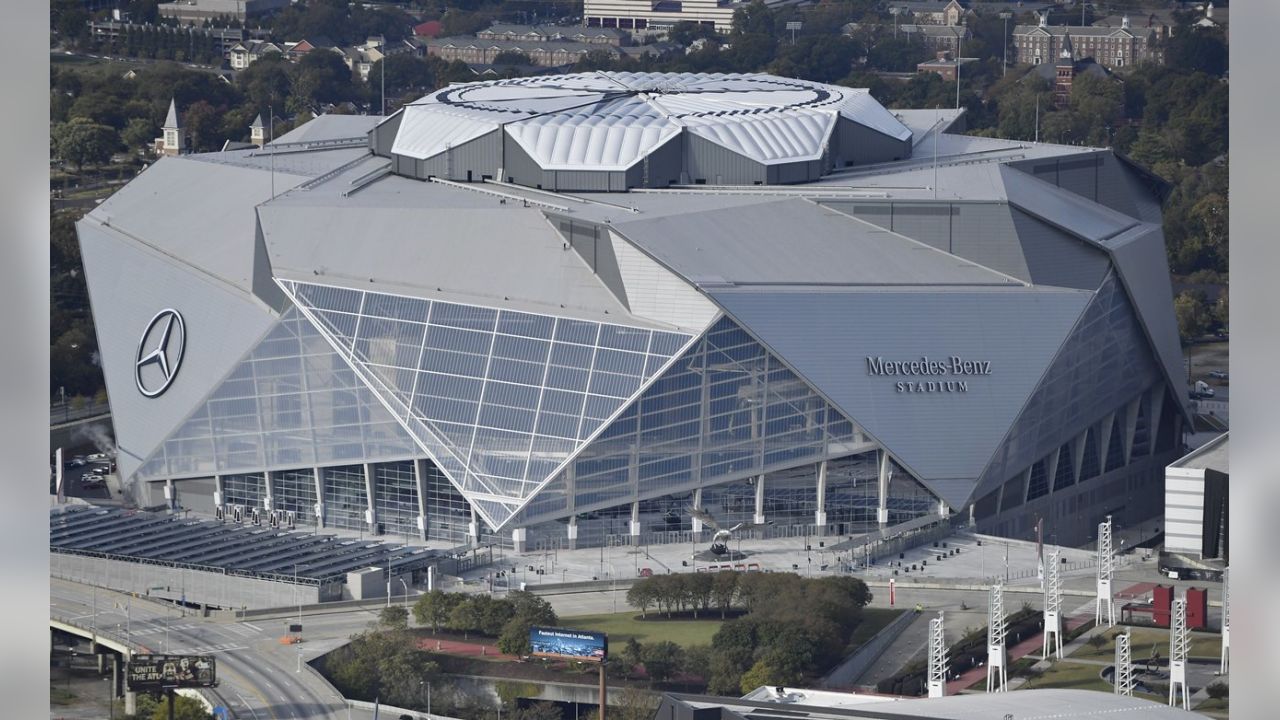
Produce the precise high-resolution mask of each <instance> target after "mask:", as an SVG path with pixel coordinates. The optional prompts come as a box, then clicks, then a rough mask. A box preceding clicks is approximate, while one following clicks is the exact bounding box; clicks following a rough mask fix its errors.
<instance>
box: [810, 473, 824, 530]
mask: <svg viewBox="0 0 1280 720" xmlns="http://www.w3.org/2000/svg"><path fill="white" fill-rule="evenodd" d="M813 524H814V525H817V526H818V537H822V536H823V535H826V534H827V461H826V460H823V461H822V462H820V463H818V506H817V508H815V509H814V511H813Z"/></svg>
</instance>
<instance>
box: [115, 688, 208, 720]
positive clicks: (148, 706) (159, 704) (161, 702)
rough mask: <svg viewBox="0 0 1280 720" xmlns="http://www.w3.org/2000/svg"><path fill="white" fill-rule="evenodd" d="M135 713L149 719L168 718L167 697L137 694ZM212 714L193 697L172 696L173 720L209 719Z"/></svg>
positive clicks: (136, 715) (161, 719)
mask: <svg viewBox="0 0 1280 720" xmlns="http://www.w3.org/2000/svg"><path fill="white" fill-rule="evenodd" d="M137 710H138V711H137V713H135V714H134V716H133V717H135V718H150V719H151V720H168V717H169V700H168V699H167V698H156V697H152V696H150V695H142V694H139V695H138V706H137ZM212 717H213V715H212V714H211V713H209V712H206V711H205V709H204V705H203V704H202V703H201V702H200V701H199V700H196V699H195V698H191V697H187V696H186V695H175V696H174V698H173V718H174V720H209V719H210V718H212Z"/></svg>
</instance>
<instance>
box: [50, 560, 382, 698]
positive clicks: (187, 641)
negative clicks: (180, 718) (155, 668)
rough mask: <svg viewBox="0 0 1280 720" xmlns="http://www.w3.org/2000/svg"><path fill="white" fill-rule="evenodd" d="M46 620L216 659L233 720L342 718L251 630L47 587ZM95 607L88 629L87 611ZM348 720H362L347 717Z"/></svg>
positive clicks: (293, 657)
mask: <svg viewBox="0 0 1280 720" xmlns="http://www.w3.org/2000/svg"><path fill="white" fill-rule="evenodd" d="M49 593H50V613H51V614H52V615H53V616H54V617H58V618H61V619H65V620H67V621H69V622H71V623H73V624H76V625H80V626H82V627H92V626H93V625H94V624H95V622H96V626H97V627H98V629H99V630H101V631H104V632H108V633H111V634H113V635H117V636H120V637H128V638H129V639H130V640H132V642H134V643H137V644H139V645H141V646H143V647H144V648H146V649H147V650H150V651H153V652H165V653H178V654H211V655H213V656H214V657H216V658H217V663H218V678H219V681H220V685H219V687H218V688H217V690H216V695H217V696H218V697H219V698H220V699H221V701H222V702H223V703H224V704H225V706H226V707H227V708H228V709H229V710H230V711H231V713H232V715H233V717H237V718H253V719H254V720H267V718H281V719H282V718H294V719H299V720H300V719H302V718H321V719H323V718H335V719H337V718H346V717H347V716H348V713H347V709H346V705H345V703H344V702H343V700H342V698H341V696H339V695H338V694H337V692H335V691H334V690H333V689H332V688H330V687H329V686H328V685H327V684H326V683H325V682H324V681H323V680H322V679H321V678H320V677H319V676H318V675H317V674H315V673H314V672H313V671H311V670H309V669H308V668H305V667H303V668H302V670H301V672H299V671H298V658H297V652H296V650H295V651H293V652H289V651H288V649H287V648H285V646H282V645H280V644H279V635H278V634H276V633H274V632H272V629H271V628H268V627H264V626H263V625H259V624H257V623H251V622H242V623H226V622H216V621H213V620H209V619H205V618H200V617H196V616H193V615H191V614H190V611H187V612H186V613H183V612H182V611H180V610H179V609H175V608H170V607H166V606H164V605H160V604H157V603H152V602H150V601H147V600H142V599H138V598H130V597H129V596H127V595H123V594H121V593H116V592H112V591H108V590H101V589H99V590H97V591H96V602H95V591H94V589H93V588H91V587H88V586H84V585H80V584H77V583H72V582H66V581H62V580H56V579H54V580H51V581H50V587H49ZM95 604H96V608H97V611H96V621H95V612H94V607H95ZM351 717H353V718H355V717H364V715H362V714H360V713H352V715H351Z"/></svg>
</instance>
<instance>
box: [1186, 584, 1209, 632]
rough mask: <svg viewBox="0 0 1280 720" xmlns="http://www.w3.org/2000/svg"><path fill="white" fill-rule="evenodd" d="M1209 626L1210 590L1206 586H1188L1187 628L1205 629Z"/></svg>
mask: <svg viewBox="0 0 1280 720" xmlns="http://www.w3.org/2000/svg"><path fill="white" fill-rule="evenodd" d="M1208 627H1209V591H1208V590H1206V589H1204V588H1195V587H1192V588H1187V629H1189V630H1204V629H1207V628H1208Z"/></svg>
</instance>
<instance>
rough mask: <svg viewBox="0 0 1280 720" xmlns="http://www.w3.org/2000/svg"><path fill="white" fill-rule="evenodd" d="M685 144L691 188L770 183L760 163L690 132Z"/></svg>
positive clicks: (687, 175)
mask: <svg viewBox="0 0 1280 720" xmlns="http://www.w3.org/2000/svg"><path fill="white" fill-rule="evenodd" d="M681 135H682V137H683V138H684V142H685V153H684V162H685V168H684V170H685V175H686V177H687V178H688V184H690V185H701V184H706V185H755V184H758V183H764V182H766V181H767V180H768V169H767V168H766V167H765V166H764V165H762V164H761V163H758V162H756V161H755V160H752V159H750V158H748V157H745V156H743V155H739V154H738V153H735V152H733V151H732V150H728V149H726V148H724V147H721V146H720V145H717V144H715V143H713V142H711V141H709V140H705V139H703V138H700V137H698V136H697V135H694V134H693V133H690V132H685V133H682V134H681Z"/></svg>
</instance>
